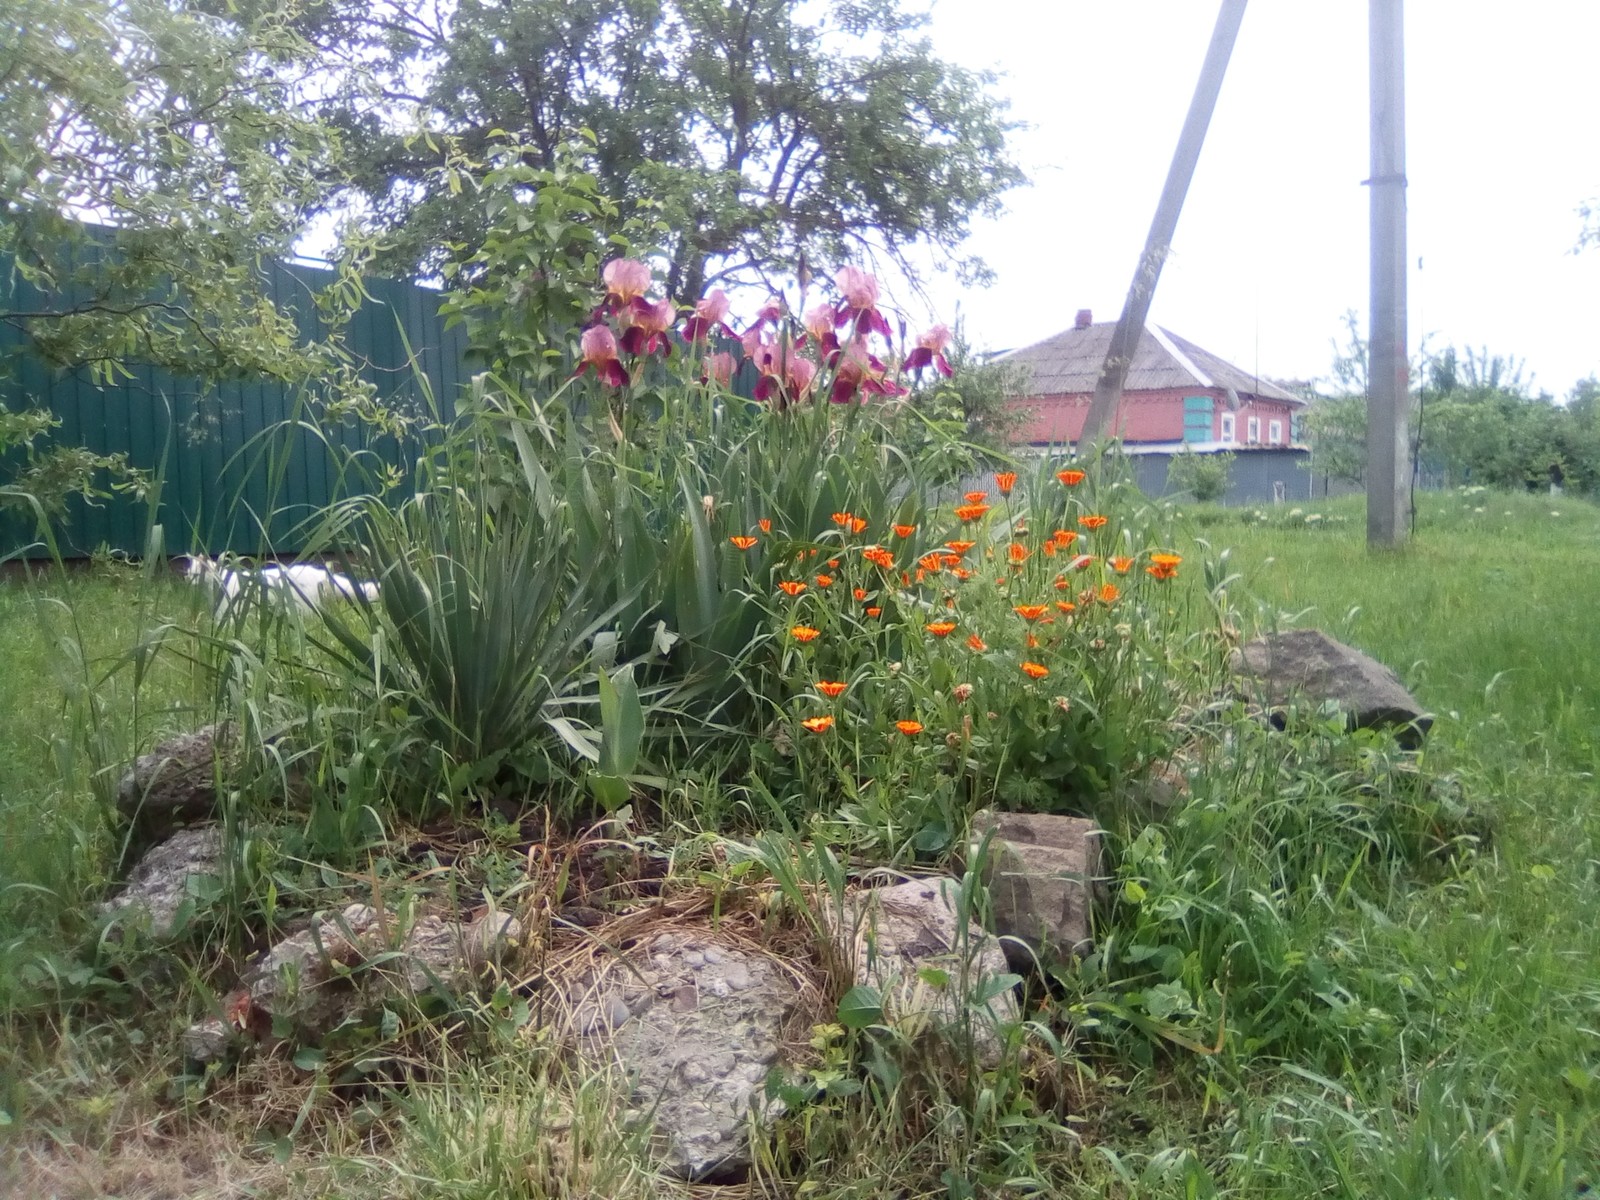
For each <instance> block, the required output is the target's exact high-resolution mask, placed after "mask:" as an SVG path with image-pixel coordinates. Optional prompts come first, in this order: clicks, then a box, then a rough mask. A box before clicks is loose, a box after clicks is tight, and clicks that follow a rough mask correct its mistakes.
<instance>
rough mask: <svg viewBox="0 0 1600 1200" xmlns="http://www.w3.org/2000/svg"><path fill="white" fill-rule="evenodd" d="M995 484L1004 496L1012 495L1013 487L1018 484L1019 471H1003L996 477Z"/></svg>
mask: <svg viewBox="0 0 1600 1200" xmlns="http://www.w3.org/2000/svg"><path fill="white" fill-rule="evenodd" d="M994 484H995V486H996V487H997V488H999V489H1000V494H1001V495H1002V496H1009V495H1011V489H1012V488H1014V487H1016V486H1017V473H1016V472H1015V471H1001V472H1000V473H999V474H998V475H996V476H995V477H994Z"/></svg>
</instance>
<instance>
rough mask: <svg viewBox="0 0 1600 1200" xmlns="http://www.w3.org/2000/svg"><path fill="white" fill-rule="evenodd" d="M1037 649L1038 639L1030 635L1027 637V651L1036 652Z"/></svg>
mask: <svg viewBox="0 0 1600 1200" xmlns="http://www.w3.org/2000/svg"><path fill="white" fill-rule="evenodd" d="M1038 648H1039V639H1038V638H1037V637H1035V636H1034V635H1033V634H1031V633H1030V634H1029V635H1028V649H1029V650H1037V649H1038Z"/></svg>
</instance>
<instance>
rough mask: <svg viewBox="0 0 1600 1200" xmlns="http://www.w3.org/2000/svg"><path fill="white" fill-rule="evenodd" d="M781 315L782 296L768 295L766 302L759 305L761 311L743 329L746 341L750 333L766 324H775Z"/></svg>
mask: <svg viewBox="0 0 1600 1200" xmlns="http://www.w3.org/2000/svg"><path fill="white" fill-rule="evenodd" d="M782 316H783V297H782V296H768V297H767V302H766V303H765V304H763V305H762V306H761V311H760V312H758V313H757V314H756V319H755V320H754V321H752V322H751V323H750V328H749V329H746V330H745V331H744V337H745V339H746V340H747V341H748V339H749V337H750V335H751V334H752V333H756V332H758V331H759V330H761V329H764V328H765V327H766V326H768V325H776V324H777V323H778V321H779V319H780V318H782Z"/></svg>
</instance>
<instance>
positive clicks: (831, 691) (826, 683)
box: [817, 679, 850, 700]
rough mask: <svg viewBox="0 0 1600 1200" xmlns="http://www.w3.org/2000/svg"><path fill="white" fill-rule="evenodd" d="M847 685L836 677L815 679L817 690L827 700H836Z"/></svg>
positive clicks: (842, 693)
mask: <svg viewBox="0 0 1600 1200" xmlns="http://www.w3.org/2000/svg"><path fill="white" fill-rule="evenodd" d="M849 686H850V685H849V684H848V683H844V682H843V681H841V680H838V679H819V680H817V691H819V692H821V693H822V694H823V695H824V696H826V697H827V698H828V699H829V700H837V699H838V698H839V697H840V696H842V695H844V690H845V688H847V687H849Z"/></svg>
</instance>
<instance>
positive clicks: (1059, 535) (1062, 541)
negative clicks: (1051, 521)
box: [1050, 529, 1078, 550]
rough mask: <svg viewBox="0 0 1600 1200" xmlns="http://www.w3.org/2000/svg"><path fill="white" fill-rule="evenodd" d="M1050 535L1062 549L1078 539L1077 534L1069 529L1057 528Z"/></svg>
mask: <svg viewBox="0 0 1600 1200" xmlns="http://www.w3.org/2000/svg"><path fill="white" fill-rule="evenodd" d="M1050 537H1051V540H1052V541H1054V542H1055V544H1056V545H1058V546H1060V547H1061V548H1062V549H1063V550H1065V549H1066V548H1067V547H1068V546H1070V545H1072V543H1073V542H1075V541H1077V540H1078V535H1077V534H1076V533H1075V532H1073V531H1072V530H1070V529H1058V530H1056V531H1055V532H1054V533H1053V534H1051V535H1050Z"/></svg>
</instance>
